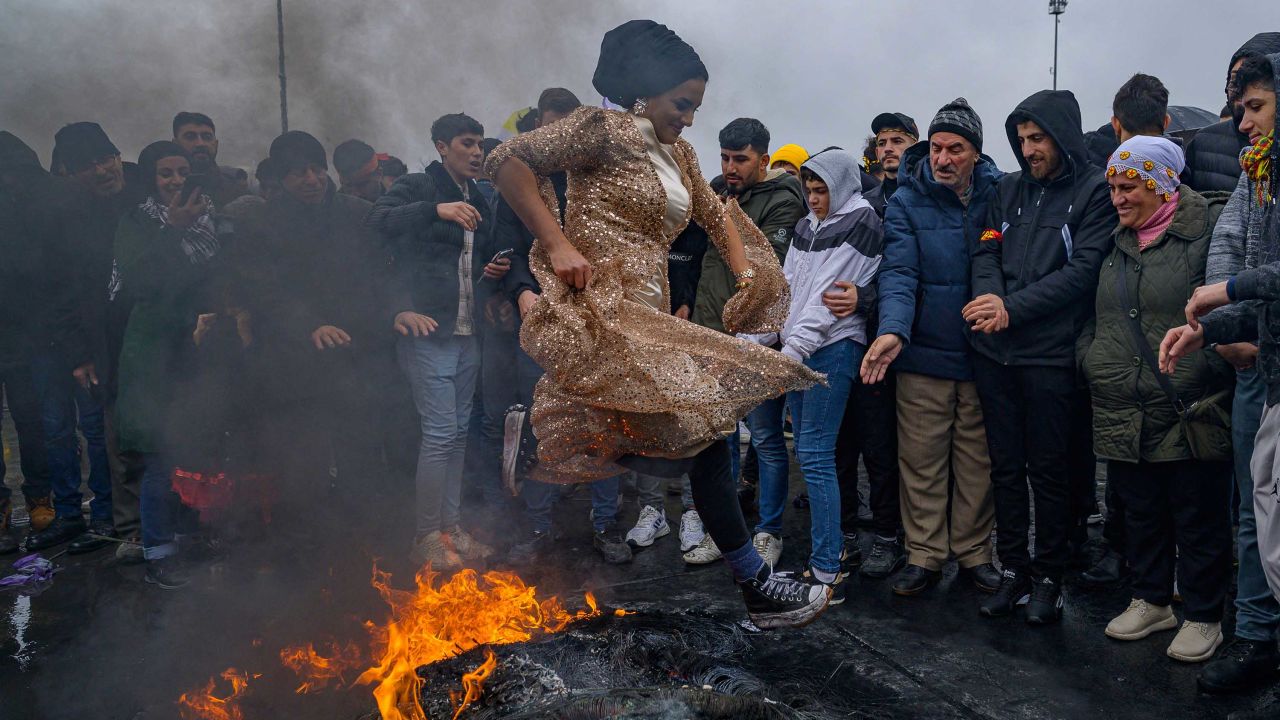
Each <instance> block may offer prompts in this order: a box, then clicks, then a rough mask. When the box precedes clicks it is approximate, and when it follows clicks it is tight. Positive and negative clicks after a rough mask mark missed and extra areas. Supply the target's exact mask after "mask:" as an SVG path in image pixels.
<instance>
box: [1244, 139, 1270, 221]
mask: <svg viewBox="0 0 1280 720" xmlns="http://www.w3.org/2000/svg"><path fill="white" fill-rule="evenodd" d="M1275 139H1276V131H1275V130H1274V129H1273V130H1272V131H1271V132H1269V133H1267V134H1266V135H1264V136H1263V137H1260V138H1258V142H1256V143H1254V144H1253V146H1252V147H1250V148H1249V149H1247V150H1245V151H1244V153H1243V154H1242V155H1241V156H1240V167H1241V168H1243V169H1244V172H1245V174H1246V175H1248V176H1249V180H1251V181H1252V182H1253V184H1254V186H1255V187H1257V188H1258V207H1266V205H1267V203H1269V202H1271V147H1272V145H1273V144H1274V143H1275Z"/></svg>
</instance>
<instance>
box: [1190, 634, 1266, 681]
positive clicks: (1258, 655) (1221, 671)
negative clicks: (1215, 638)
mask: <svg viewBox="0 0 1280 720" xmlns="http://www.w3.org/2000/svg"><path fill="white" fill-rule="evenodd" d="M1278 665H1280V652H1277V651H1276V644H1275V642H1273V641H1270V640H1268V641H1266V642H1259V641H1257V640H1246V639H1244V638H1234V639H1232V640H1231V641H1230V642H1228V643H1227V646H1226V647H1224V648H1222V650H1221V651H1219V652H1218V657H1216V658H1214V659H1213V660H1210V661H1209V662H1208V664H1206V665H1205V666H1204V669H1203V670H1201V671H1200V677H1198V678H1196V685H1197V686H1198V687H1199V688H1200V691H1201V692H1207V693H1234V692H1240V691H1243V690H1248V689H1250V688H1253V687H1257V686H1259V685H1264V684H1266V683H1269V682H1271V681H1273V680H1275V679H1276V676H1277V674H1278V673H1277V671H1276V667H1277V666H1278Z"/></svg>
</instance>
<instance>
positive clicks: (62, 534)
mask: <svg viewBox="0 0 1280 720" xmlns="http://www.w3.org/2000/svg"><path fill="white" fill-rule="evenodd" d="M88 529H89V526H88V525H86V524H85V522H84V520H83V519H81V518H79V517H75V518H65V517H59V518H54V520H53V522H51V523H49V527H47V528H45V529H43V530H41V531H40V532H33V533H31V534H29V535H27V552H37V551H39V550H45V549H48V548H51V547H53V546H55V545H61V544H62V543H64V542H71V541H72V540H75V539H76V538H78V537H80V536H81V535H83V534H84V531H85V530H88Z"/></svg>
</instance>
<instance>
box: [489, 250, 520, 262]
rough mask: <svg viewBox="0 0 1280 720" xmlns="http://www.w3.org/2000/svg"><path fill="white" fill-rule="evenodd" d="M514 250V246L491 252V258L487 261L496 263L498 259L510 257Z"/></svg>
mask: <svg viewBox="0 0 1280 720" xmlns="http://www.w3.org/2000/svg"><path fill="white" fill-rule="evenodd" d="M515 252H516V249H515V248H507V249H506V250H499V251H498V252H496V253H494V254H493V259H492V260H490V261H489V262H491V263H496V262H498V261H499V260H502V259H504V258H509V257H511V256H512V255H514V254H515Z"/></svg>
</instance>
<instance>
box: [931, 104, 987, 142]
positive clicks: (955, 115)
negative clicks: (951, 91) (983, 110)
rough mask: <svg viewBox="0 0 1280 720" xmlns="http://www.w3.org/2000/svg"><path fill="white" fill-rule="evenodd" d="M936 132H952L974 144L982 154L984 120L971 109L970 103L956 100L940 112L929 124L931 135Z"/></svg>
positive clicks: (944, 106) (943, 107)
mask: <svg viewBox="0 0 1280 720" xmlns="http://www.w3.org/2000/svg"><path fill="white" fill-rule="evenodd" d="M936 132H952V133H955V134H957V135H959V136H960V137H962V138H964V139H966V140H968V141H969V142H971V143H973V146H974V147H975V148H977V150H978V152H982V118H980V117H978V113H976V112H974V111H973V108H971V107H969V101H968V100H965V99H964V98H956V99H955V100H952V101H951V102H949V103H947V104H946V105H943V106H942V109H941V110H939V111H938V114H937V115H935V116H934V118H933V122H931V123H929V135H930V136H932V135H933V134H934V133H936Z"/></svg>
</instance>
